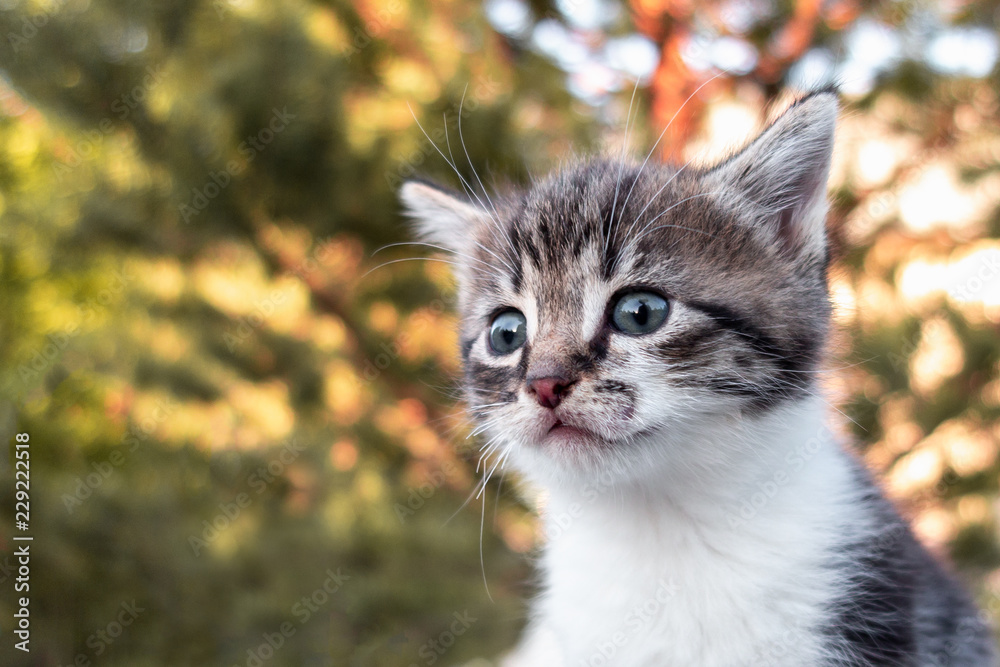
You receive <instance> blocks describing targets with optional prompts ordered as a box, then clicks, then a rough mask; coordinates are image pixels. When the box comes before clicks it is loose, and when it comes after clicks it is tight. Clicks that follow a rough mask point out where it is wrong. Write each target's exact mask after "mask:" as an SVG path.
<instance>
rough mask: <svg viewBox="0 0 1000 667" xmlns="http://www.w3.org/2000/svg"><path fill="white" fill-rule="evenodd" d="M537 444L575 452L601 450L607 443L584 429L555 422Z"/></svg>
mask: <svg viewBox="0 0 1000 667" xmlns="http://www.w3.org/2000/svg"><path fill="white" fill-rule="evenodd" d="M539 444H540V445H541V446H542V447H546V448H555V449H570V450H575V449H582V448H600V449H603V448H605V447H607V446H608V444H609V443H608V442H607V441H606V440H605V439H604V438H602V437H601V436H599V435H597V434H596V433H593V432H592V431H588V430H587V429H585V428H582V427H579V426H573V425H572V424H564V423H563V422H561V421H557V422H556V423H555V424H553V425H552V427H551V428H549V431H548V433H546V434H545V435H544V436H543V437H542V440H541V442H540V443H539Z"/></svg>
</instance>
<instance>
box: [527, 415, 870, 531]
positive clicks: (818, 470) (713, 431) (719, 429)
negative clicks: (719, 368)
mask: <svg viewBox="0 0 1000 667" xmlns="http://www.w3.org/2000/svg"><path fill="white" fill-rule="evenodd" d="M826 413H827V410H826V404H825V402H824V401H823V400H822V399H821V398H818V397H812V398H809V399H805V400H802V401H798V402H796V403H793V404H789V405H787V406H785V407H784V408H782V409H780V410H775V411H772V412H771V413H769V414H768V415H765V416H763V417H761V418H757V419H752V420H751V419H745V418H737V417H732V418H726V419H719V420H715V421H714V422H709V423H703V424H701V425H699V426H698V427H697V428H693V429H691V431H690V432H688V433H686V434H683V435H681V434H679V433H676V432H674V433H672V434H671V435H669V436H666V437H664V441H663V447H662V448H660V450H659V451H660V453H661V454H662V456H661V458H659V459H657V460H651V461H650V465H649V467H648V469H647V470H643V471H641V472H640V473H639V474H637V475H635V476H634V477H633V478H632V479H630V480H629V481H625V482H623V481H620V480H614V479H612V478H611V477H610V476H605V477H604V479H592V480H589V481H580V480H578V479H574V480H559V481H554V480H548V483H546V484H545V487H546V489H547V492H548V493H547V495H548V500H547V502H546V505H547V511H546V512H545V514H546V517H547V523H548V524H550V525H549V528H550V530H554V531H555V532H557V533H559V532H562V531H561V529H559V527H558V525H552V521H553V520H559V519H560V517H561V518H562V519H563V523H564V524H565V523H566V521H565V517H566V516H570V517H573V518H577V517H575V516H574V515H580V516H579V517H578V518H580V519H581V520H583V521H584V522H585V521H586V520H587V517H590V520H594V521H597V522H599V523H600V524H602V525H605V526H607V525H627V524H630V523H633V521H635V522H636V523H637V526H638V527H639V529H640V530H641V529H642V526H648V525H649V522H650V521H652V522H655V523H659V524H670V523H671V522H678V523H692V524H695V525H703V526H706V527H707V526H710V525H719V524H721V525H720V526H719V527H720V528H726V527H728V529H732V528H733V527H737V526H740V525H744V524H746V523H748V522H751V521H756V520H757V519H758V518H760V517H762V516H769V515H773V514H774V513H776V512H779V513H780V512H784V511H788V510H793V509H794V505H795V503H797V502H803V501H809V500H810V499H814V500H815V501H816V502H823V496H824V495H826V496H827V497H828V498H830V499H837V498H838V497H839V496H840V493H839V492H838V491H839V490H843V489H848V488H851V487H852V486H853V485H852V484H851V483H850V477H851V475H852V474H853V472H852V470H853V465H852V462H851V460H850V457H849V456H848V455H847V454H846V453H845V452H844V451H843V450H842V448H841V447H840V445H839V444H838V443H837V442H836V438H835V436H834V434H833V432H832V431H831V429H830V427H829V426H828V425H827V423H826V421H827V420H826V416H827V415H826Z"/></svg>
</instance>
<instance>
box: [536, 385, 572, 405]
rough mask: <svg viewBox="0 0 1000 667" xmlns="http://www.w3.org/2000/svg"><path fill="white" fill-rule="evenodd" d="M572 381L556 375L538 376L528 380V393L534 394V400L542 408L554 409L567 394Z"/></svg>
mask: <svg viewBox="0 0 1000 667" xmlns="http://www.w3.org/2000/svg"><path fill="white" fill-rule="evenodd" d="M572 386H573V382H571V381H570V380H565V379H563V378H557V377H546V378H538V379H536V380H530V381H528V393H530V394H534V395H535V400H536V401H538V404H539V405H540V406H542V407H543V408H549V409H554V408H555V407H556V406H557V405H559V403H561V402H562V399H563V397H565V396H566V395H567V394H569V390H570V387H572Z"/></svg>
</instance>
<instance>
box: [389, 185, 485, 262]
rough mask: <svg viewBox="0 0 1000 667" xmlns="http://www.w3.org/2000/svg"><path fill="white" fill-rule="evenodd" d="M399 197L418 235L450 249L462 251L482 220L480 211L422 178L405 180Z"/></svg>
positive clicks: (482, 216) (482, 215)
mask: <svg viewBox="0 0 1000 667" xmlns="http://www.w3.org/2000/svg"><path fill="white" fill-rule="evenodd" d="M399 197H400V199H402V200H403V204H404V205H405V206H406V213H407V215H409V216H410V217H411V218H413V220H414V222H416V223H417V224H416V228H417V233H418V234H419V235H420V238H422V239H424V240H425V241H427V242H428V243H433V244H434V245H439V246H442V247H444V248H447V249H448V250H451V251H453V252H464V249H465V245H466V243H468V241H469V238H470V235H471V233H472V230H473V228H474V227H475V226H477V225H478V224H479V223H480V222H482V221H483V220H484V214H483V212H482V210H480V209H478V208H476V207H475V206H473V205H472V204H470V203H468V202H466V201H463V200H461V199H460V198H459V197H458V195H456V194H452V193H450V192H448V191H446V190H444V189H442V188H439V187H437V186H434V185H431V184H430V183H427V182H426V181H406V182H405V183H403V187H402V188H400V190H399Z"/></svg>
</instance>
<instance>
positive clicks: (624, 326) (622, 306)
mask: <svg viewBox="0 0 1000 667" xmlns="http://www.w3.org/2000/svg"><path fill="white" fill-rule="evenodd" d="M669 309H670V308H669V305H668V304H667V300H666V299H664V298H663V297H662V296H660V295H659V294H653V293H652V292H631V293H629V294H626V295H624V296H623V297H622V298H620V299H618V303H616V304H615V307H614V310H612V311H611V322H612V324H614V325H615V328H616V329H618V330H619V331H621V332H622V333H627V334H632V335H636V336H638V335H641V334H648V333H650V332H652V331H656V330H657V329H658V328H660V325H661V324H663V322H664V320H666V319H667V313H668V311H669Z"/></svg>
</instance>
